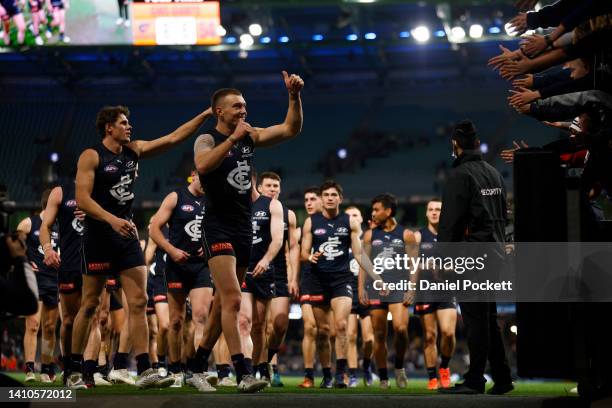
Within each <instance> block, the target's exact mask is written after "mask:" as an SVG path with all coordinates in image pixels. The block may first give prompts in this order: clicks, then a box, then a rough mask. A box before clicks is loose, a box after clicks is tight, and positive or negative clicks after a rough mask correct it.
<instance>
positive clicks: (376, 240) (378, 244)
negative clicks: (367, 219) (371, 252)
mask: <svg viewBox="0 0 612 408" xmlns="http://www.w3.org/2000/svg"><path fill="white" fill-rule="evenodd" d="M382 244H383V242H382V240H380V239H375V240H374V241H372V246H380V245H382Z"/></svg>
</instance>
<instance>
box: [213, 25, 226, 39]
mask: <svg viewBox="0 0 612 408" xmlns="http://www.w3.org/2000/svg"><path fill="white" fill-rule="evenodd" d="M215 34H217V35H218V36H219V37H225V34H227V30H226V29H225V27H223V26H222V25H218V26H217V28H215Z"/></svg>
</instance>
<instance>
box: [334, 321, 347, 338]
mask: <svg viewBox="0 0 612 408" xmlns="http://www.w3.org/2000/svg"><path fill="white" fill-rule="evenodd" d="M334 328H335V329H336V330H335V331H334V334H335V335H336V336H346V335H347V334H348V333H347V332H348V323H347V321H346V320H337V321H336V322H335V323H334Z"/></svg>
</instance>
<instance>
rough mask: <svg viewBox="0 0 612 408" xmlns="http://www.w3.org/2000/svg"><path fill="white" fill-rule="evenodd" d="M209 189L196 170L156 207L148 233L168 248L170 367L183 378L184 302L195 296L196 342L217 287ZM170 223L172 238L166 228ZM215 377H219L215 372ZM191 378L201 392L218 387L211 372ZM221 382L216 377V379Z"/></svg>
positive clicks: (193, 317) (163, 246)
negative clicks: (205, 233)
mask: <svg viewBox="0 0 612 408" xmlns="http://www.w3.org/2000/svg"><path fill="white" fill-rule="evenodd" d="M203 201H204V190H203V189H202V185H201V184H200V179H199V177H198V174H197V173H196V171H195V170H193V171H192V172H191V182H190V183H189V185H188V186H187V187H181V188H178V189H176V190H175V191H173V192H171V193H170V194H168V195H167V196H166V197H165V198H164V200H163V201H162V203H161V206H160V207H159V209H158V210H157V213H155V215H154V216H153V218H152V219H151V225H150V228H149V233H150V234H151V238H152V239H153V241H155V243H156V244H157V245H158V246H159V248H161V249H162V250H163V251H164V252H165V253H166V254H168V256H167V258H166V281H167V284H168V301H169V303H168V305H169V311H170V331H169V333H168V346H169V347H168V356H169V358H170V364H169V366H168V371H169V372H170V373H171V374H172V375H173V376H174V378H175V381H176V380H177V379H178V380H179V381H181V380H182V378H183V376H184V373H183V372H182V370H181V339H182V333H183V324H184V322H185V312H186V311H185V302H186V300H187V296H189V300H190V301H191V308H192V320H193V322H194V324H195V334H194V337H195V340H194V346H195V344H198V343H199V342H200V339H201V337H202V335H203V334H204V323H205V322H206V319H207V318H208V312H209V307H210V303H211V301H212V295H213V289H212V281H211V279H210V271H209V270H208V268H207V267H206V263H205V262H204V258H203V251H202V215H201V214H202V213H203V211H205V209H204V208H203ZM166 224H167V225H168V230H169V233H168V238H165V237H164V235H163V233H162V228H163V227H164V226H165V225H166ZM186 355H187V358H188V361H190V364H188V365H189V366H188V367H187V370H189V371H191V370H192V364H191V360H192V359H193V354H191V353H188V354H186ZM215 379H216V377H215ZM186 383H187V384H189V385H192V386H194V387H195V388H197V389H198V391H201V392H211V391H215V389H214V388H213V387H212V385H211V384H210V383H209V382H208V381H207V379H206V373H198V372H194V374H193V375H192V376H191V377H189V378H187V379H186ZM215 383H216V382H215Z"/></svg>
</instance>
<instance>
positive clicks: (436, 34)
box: [434, 30, 446, 38]
mask: <svg viewBox="0 0 612 408" xmlns="http://www.w3.org/2000/svg"><path fill="white" fill-rule="evenodd" d="M445 35H446V33H445V32H444V30H436V31H435V32H434V36H436V37H438V38H442V37H444V36H445Z"/></svg>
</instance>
